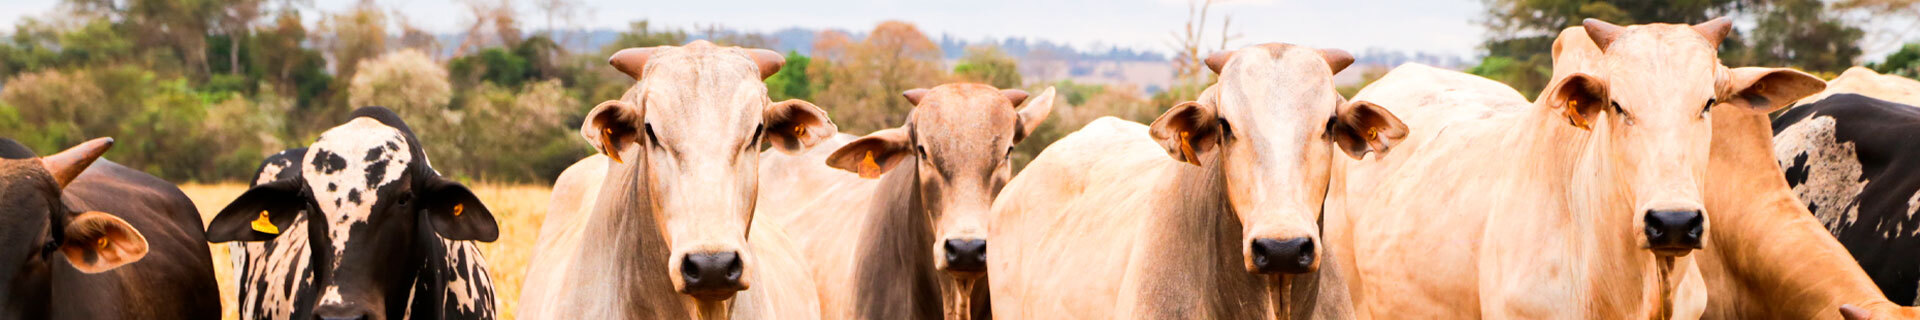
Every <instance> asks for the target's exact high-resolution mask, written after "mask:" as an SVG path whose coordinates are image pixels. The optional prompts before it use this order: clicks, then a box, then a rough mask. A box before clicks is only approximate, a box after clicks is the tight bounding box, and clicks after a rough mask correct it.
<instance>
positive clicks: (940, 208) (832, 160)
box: [827, 83, 1054, 276]
mask: <svg viewBox="0 0 1920 320" xmlns="http://www.w3.org/2000/svg"><path fill="white" fill-rule="evenodd" d="M903 95H904V96H906V98H907V101H908V102H912V103H913V104H914V108H913V113H912V114H910V115H909V116H908V119H907V125H906V126H902V127H900V128H893V129H886V130H880V131H876V132H874V133H873V134H869V135H867V136H865V137H861V138H860V139H858V140H854V141H853V142H849V143H847V145H846V146H843V147H840V150H836V151H834V152H833V155H831V156H828V157H827V165H830V166H833V167H834V168H840V169H842V170H847V171H852V172H854V173H858V174H860V176H861V177H866V178H876V177H879V176H880V175H881V173H884V172H887V171H889V170H892V169H893V168H894V167H895V166H897V165H899V164H901V163H907V162H909V161H908V160H915V161H911V162H912V163H916V166H917V167H915V168H913V170H914V171H912V172H913V173H914V175H915V176H916V177H917V180H916V182H917V184H916V185H915V187H916V188H918V190H916V191H918V192H919V195H920V197H919V199H920V203H919V204H918V205H919V206H920V207H921V208H925V210H926V212H927V213H928V214H930V215H931V216H929V217H927V218H928V221H930V222H932V223H933V225H932V226H930V227H932V228H931V229H932V230H933V232H934V243H930V244H927V245H930V246H933V254H934V266H935V267H937V268H939V269H940V270H945V271H948V272H953V273H956V274H957V275H973V276H977V275H978V274H980V273H982V272H986V268H987V265H986V259H987V240H986V239H987V223H986V221H987V209H988V208H989V207H991V206H992V205H993V199H994V197H995V196H997V195H999V193H1000V187H1002V186H1005V185H1006V184H1007V180H1008V179H1010V178H1012V177H1013V163H1012V161H1010V160H1009V159H1010V158H1008V157H1009V156H1010V155H1011V154H1012V153H1013V146H1014V144H1018V143H1020V141H1021V140H1023V139H1026V137H1027V136H1028V135H1029V134H1032V133H1033V129H1034V128H1039V127H1040V122H1041V121H1043V120H1046V118H1047V113H1048V112H1049V111H1051V110H1052V109H1053V97H1054V95H1053V88H1047V90H1046V91H1044V92H1041V93H1040V96H1038V97H1033V98H1031V99H1029V98H1028V95H1027V92H1026V91H1021V90H1015V89H1007V90H999V89H994V88H993V87H992V86H988V85H983V84H974V83H958V84H947V85H942V86H938V87H934V88H933V89H913V90H907V92H906V93H904V94H903ZM1016 106H1019V107H1018V109H1015V108H1016Z"/></svg>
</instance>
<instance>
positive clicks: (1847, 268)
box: [1553, 27, 1916, 319]
mask: <svg viewBox="0 0 1920 320" xmlns="http://www.w3.org/2000/svg"><path fill="white" fill-rule="evenodd" d="M1599 55H1600V49H1599V48H1598V47H1596V46H1594V44H1593V41H1592V40H1590V39H1588V37H1587V34H1586V30H1585V29H1583V28H1580V27H1572V28H1567V29H1565V30H1563V31H1562V32H1561V33H1560V36H1559V37H1558V38H1557V39H1555V41H1554V47H1553V60H1554V74H1556V75H1564V74H1568V73H1572V72H1575V71H1580V70H1585V69H1587V68H1592V66H1590V65H1586V64H1587V63H1590V62H1591V59H1593V57H1597V56H1599ZM1770 71H1771V70H1769V69H1766V68H1736V69H1730V70H1729V71H1728V72H1729V73H1734V74H1738V73H1755V74H1760V73H1766V72H1770ZM1853 73H1856V74H1857V72H1853ZM1736 77H1738V76H1736ZM1849 77H1858V75H1853V76H1848V75H1843V76H1842V78H1849ZM1846 82H1849V81H1838V83H1836V82H1829V83H1828V87H1827V90H1826V91H1822V93H1820V94H1816V96H1818V95H1822V94H1826V93H1828V92H1833V91H1834V90H1844V89H1841V88H1845V87H1850V86H1852V85H1848V84H1846ZM1802 101H1806V100H1805V99H1802ZM1722 103H1724V102H1722ZM1719 110H1723V112H1721V113H1720V114H1718V115H1716V116H1715V117H1714V118H1713V142H1712V146H1711V148H1712V150H1711V151H1710V152H1709V153H1710V154H1711V158H1710V159H1709V160H1708V163H1709V166H1708V170H1709V171H1708V173H1707V176H1708V179H1707V187H1706V200H1707V202H1706V204H1707V211H1708V212H1715V213H1717V214H1713V215H1709V216H1707V220H1708V223H1709V224H1712V225H1713V226H1714V228H1715V229H1717V230H1718V231H1717V232H1714V233H1712V234H1711V235H1710V236H1711V237H1712V239H1711V240H1709V241H1707V243H1706V246H1705V248H1702V249H1701V252H1700V253H1699V254H1698V255H1696V256H1695V257H1696V258H1695V259H1696V261H1698V262H1699V265H1700V270H1701V274H1702V275H1703V276H1705V278H1706V283H1707V287H1708V289H1709V290H1708V294H1707V296H1708V297H1711V298H1710V299H1707V310H1706V313H1705V314H1703V315H1702V316H1701V317H1702V318H1705V319H1768V318H1773V319H1822V318H1824V319H1834V318H1840V317H1841V316H1842V315H1843V314H1842V313H1841V312H1840V311H1839V309H1840V308H1841V306H1848V308H1850V309H1852V310H1851V311H1850V313H1847V314H1844V315H1846V316H1849V317H1851V319H1867V318H1868V317H1869V316H1870V315H1873V314H1880V315H1892V316H1894V317H1898V318H1902V319H1913V318H1916V313H1915V312H1914V311H1903V310H1901V308H1898V305H1895V304H1893V303H1892V302H1889V301H1887V300H1886V298H1885V297H1884V295H1882V294H1881V293H1880V291H1879V289H1878V288H1876V287H1874V284H1873V282H1872V281H1871V280H1870V279H1868V278H1867V276H1866V274H1865V273H1864V272H1863V271H1861V269H1860V267H1859V266H1857V265H1856V264H1855V263H1854V262H1853V260H1852V259H1851V257H1850V256H1848V253H1847V251H1846V248H1844V247H1841V245H1840V243H1839V242H1837V241H1835V240H1834V238H1833V237H1832V236H1830V235H1827V234H1826V232H1827V231H1826V228H1825V227H1823V226H1821V224H1820V222H1819V220H1817V219H1815V218H1813V216H1812V215H1811V214H1810V213H1808V212H1807V208H1806V206H1804V205H1802V204H1800V201H1799V199H1797V198H1795V196H1794V194H1793V192H1792V190H1790V189H1789V188H1788V187H1787V184H1786V181H1785V180H1784V179H1781V176H1782V173H1781V170H1780V166H1779V165H1777V164H1775V161H1774V159H1773V145H1772V140H1771V138H1772V136H1773V130H1772V129H1771V127H1770V123H1769V120H1768V116H1767V114H1766V113H1764V112H1753V110H1747V109H1735V108H1721V109H1719ZM1726 244H1739V245H1726ZM1783 288H1791V289H1785V290H1783ZM1909 309H1910V308H1909ZM1902 314H1904V316H1903V315H1902Z"/></svg>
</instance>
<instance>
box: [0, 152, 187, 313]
mask: <svg viewBox="0 0 1920 320" xmlns="http://www.w3.org/2000/svg"><path fill="white" fill-rule="evenodd" d="M112 146H113V139H111V138H101V139H95V140H93V141H88V142H86V143H82V144H80V145H79V146H75V147H73V148H72V149H68V150H67V151H62V152H60V153H58V154H54V155H50V156H47V157H44V158H41V157H38V156H36V155H34V153H33V151H32V150H29V149H27V148H26V147H24V146H21V145H20V144H19V143H17V142H14V141H13V140H10V139H4V138H0V203H5V204H6V205H5V206H0V217H4V219H5V221H7V223H6V224H4V227H0V228H4V230H0V243H8V244H10V245H8V246H5V247H0V261H9V262H8V263H9V265H6V266H0V287H4V288H5V289H4V290H0V318H4V319H218V318H219V317H220V296H219V292H220V290H219V287H217V286H216V284H215V282H214V279H213V260H212V259H211V258H210V257H211V255H210V254H209V253H208V252H207V246H206V245H204V244H203V243H206V239H205V238H206V237H205V234H204V233H202V232H201V231H200V230H201V229H200V216H199V212H200V211H199V210H197V209H195V208H194V206H193V202H192V200H189V199H187V195H186V194H184V193H181V192H180V189H178V188H175V187H174V186H173V184H171V183H167V182H166V181H163V180H160V179H159V178H155V177H153V176H151V175H147V174H146V173H142V172H139V171H136V170H133V169H128V168H127V167H123V166H120V165H119V164H114V163H113V162H111V161H95V160H96V159H99V158H100V154H102V153H105V152H106V151H107V148H109V147H112Z"/></svg>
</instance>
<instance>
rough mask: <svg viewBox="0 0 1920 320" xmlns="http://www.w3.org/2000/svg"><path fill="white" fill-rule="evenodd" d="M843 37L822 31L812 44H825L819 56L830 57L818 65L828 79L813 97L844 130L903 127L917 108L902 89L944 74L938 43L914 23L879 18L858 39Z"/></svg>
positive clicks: (928, 82) (923, 85)
mask: <svg viewBox="0 0 1920 320" xmlns="http://www.w3.org/2000/svg"><path fill="white" fill-rule="evenodd" d="M843 40H845V38H844V37H838V36H824V37H821V39H819V40H815V41H816V43H815V44H814V47H815V48H816V49H821V48H823V47H825V48H824V49H826V50H819V51H815V52H816V54H815V58H816V59H817V60H829V61H831V63H828V64H823V65H822V66H821V68H820V69H821V70H822V71H823V73H824V74H825V76H823V77H819V78H822V80H824V81H822V82H820V83H822V84H823V86H822V88H821V91H820V92H819V93H817V94H815V98H816V99H817V100H818V101H814V102H815V103H817V104H819V105H820V106H821V107H822V108H825V109H827V112H828V113H831V114H833V115H834V122H835V123H836V124H839V125H840V128H841V130H842V131H846V132H853V133H866V132H871V131H873V130H879V129H883V128H891V127H897V126H900V125H901V124H903V123H904V122H905V121H906V116H907V111H909V110H912V109H913V105H912V104H910V103H907V100H906V99H903V98H900V93H901V92H905V91H907V90H908V89H913V88H927V87H932V86H934V85H938V84H939V83H940V82H941V81H942V80H943V79H944V78H945V77H946V75H945V74H944V73H943V72H942V71H943V70H942V69H941V68H940V67H939V66H940V56H941V55H940V47H939V46H938V45H935V44H934V43H933V40H930V39H927V36H926V34H923V33H920V29H919V28H917V27H914V26H913V24H909V23H906V22H902V21H886V22H881V23H880V25H878V26H875V27H874V28H873V31H872V32H869V33H868V34H867V38H866V39H864V40H862V41H860V42H858V43H849V42H844V41H843ZM843 45H846V46H843ZM820 52H825V54H820Z"/></svg>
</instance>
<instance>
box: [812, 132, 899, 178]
mask: <svg viewBox="0 0 1920 320" xmlns="http://www.w3.org/2000/svg"><path fill="white" fill-rule="evenodd" d="M912 145H913V139H912V138H911V137H908V136H907V128H892V129H885V130H880V131H874V132H873V133H871V134H867V136H865V137H860V139H854V140H853V141H852V142H847V145H845V146H840V149H839V150H834V151H833V155H829V156H827V166H830V167H834V168H837V169H840V170H846V171H848V172H853V173H858V174H860V177H861V178H867V179H873V178H879V177H880V174H883V173H887V171H891V170H893V167H894V166H898V165H900V162H902V161H903V160H906V158H907V155H908V153H909V152H913V151H912V150H913V146H912Z"/></svg>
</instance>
